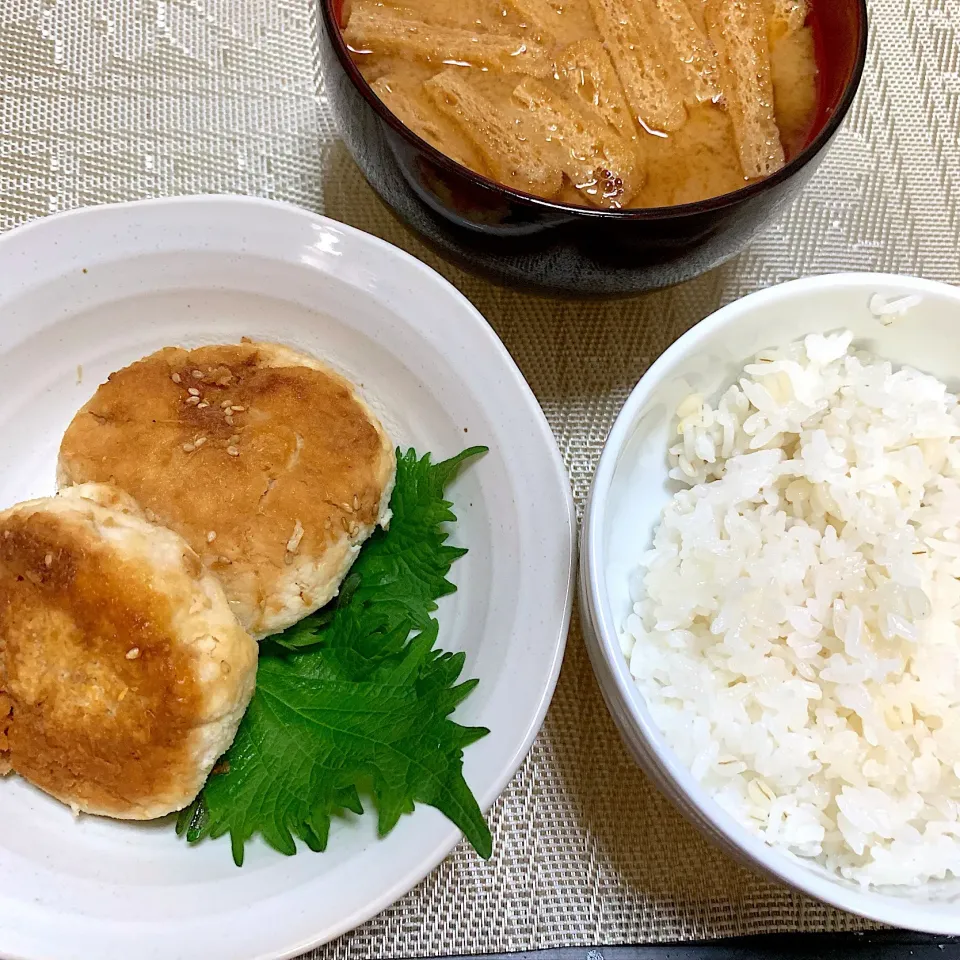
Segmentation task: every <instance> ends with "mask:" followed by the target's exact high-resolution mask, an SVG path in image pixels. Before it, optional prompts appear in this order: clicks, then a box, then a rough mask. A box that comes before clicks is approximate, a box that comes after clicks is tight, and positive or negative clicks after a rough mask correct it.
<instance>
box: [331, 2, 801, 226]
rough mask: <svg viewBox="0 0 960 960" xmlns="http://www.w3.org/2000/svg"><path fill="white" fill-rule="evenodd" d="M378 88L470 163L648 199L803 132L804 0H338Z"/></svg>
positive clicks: (643, 202) (738, 173) (609, 203)
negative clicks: (453, 0) (349, 0)
mask: <svg viewBox="0 0 960 960" xmlns="http://www.w3.org/2000/svg"><path fill="white" fill-rule="evenodd" d="M343 19H344V22H345V24H346V26H345V29H344V37H345V39H346V42H347V45H348V47H349V49H350V52H351V55H352V56H353V58H354V60H355V62H356V63H357V64H358V66H359V68H360V71H361V73H362V74H363V76H364V77H365V78H366V80H367V81H368V82H369V83H370V84H371V86H372V88H373V90H374V91H375V92H376V94H377V96H379V97H380V99H381V100H383V102H384V103H385V104H386V106H387V107H388V108H389V109H390V110H391V111H392V112H393V113H394V114H396V116H397V117H398V118H399V119H400V120H401V121H402V122H403V123H404V124H405V125H406V126H407V127H409V128H410V129H411V130H413V132H414V133H416V134H417V135H418V136H420V137H422V138H423V139H424V140H426V141H427V142H428V143H431V144H432V145H433V146H435V147H436V148H437V149H438V150H440V151H441V152H443V153H445V154H446V155H447V156H449V157H451V158H452V159H454V160H456V161H457V162H459V163H461V164H463V165H464V166H467V167H469V168H470V169H471V170H474V171H476V172H477V173H480V174H483V175H484V176H487V177H489V178H491V179H493V180H497V181H499V182H500V183H503V184H505V185H506V186H509V187H512V188H514V189H516V190H521V191H523V192H525V193H532V194H534V195H536V196H539V197H544V198H547V199H551V200H560V201H563V202H566V203H573V204H581V205H585V204H586V205H592V206H598V207H607V208H614V209H616V208H623V207H660V206H672V205H674V204H681V203H690V202H693V201H697V200H705V199H707V198H709V197H715V196H719V195H720V194H724V193H729V192H731V191H733V190H737V189H739V188H740V187H743V186H745V185H746V184H748V183H752V182H754V181H757V180H761V179H763V178H765V177H768V176H770V175H772V174H773V173H776V171H777V170H779V169H780V168H781V167H782V166H783V165H784V163H785V162H786V161H787V160H788V159H789V158H790V157H792V156H793V155H795V154H796V153H797V152H799V151H800V150H801V149H802V148H803V146H804V145H805V143H806V141H807V140H808V138H809V136H810V133H811V128H812V126H813V123H814V121H815V117H816V113H817V64H816V53H815V44H814V36H813V30H812V27H811V26H810V24H809V20H810V17H809V10H808V0H456V2H454V3H451V2H449V0H389V2H387V0H353V2H352V3H350V2H348V4H347V6H345V8H344V17H343Z"/></svg>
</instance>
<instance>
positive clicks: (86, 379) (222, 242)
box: [0, 197, 575, 960]
mask: <svg viewBox="0 0 960 960" xmlns="http://www.w3.org/2000/svg"><path fill="white" fill-rule="evenodd" d="M241 336H250V337H254V338H257V339H266V340H276V341H280V342H283V343H287V344H290V345H292V346H294V347H298V348H300V349H303V350H305V351H307V352H309V353H313V354H315V355H317V356H320V357H323V358H325V359H326V360H328V361H330V362H331V363H332V364H333V365H334V366H336V367H338V368H340V369H341V370H343V371H344V372H345V373H346V374H347V375H348V376H350V377H351V378H352V379H353V380H354V381H355V382H357V383H359V384H361V385H362V387H363V390H364V392H365V394H366V396H367V398H368V399H369V400H370V402H371V403H372V404H373V406H374V407H375V408H376V409H377V410H378V411H379V412H380V413H381V414H382V416H383V418H384V421H385V423H386V425H387V427H388V429H389V430H390V431H391V433H392V435H393V437H394V439H395V441H396V442H397V443H398V444H399V445H400V446H403V447H407V446H411V445H412V446H414V447H416V448H417V450H418V451H427V450H429V451H432V452H433V454H434V456H435V458H436V459H441V458H445V457H447V456H450V455H452V454H454V453H457V452H459V451H460V450H461V449H462V448H463V447H464V446H466V445H470V444H485V445H487V446H489V447H490V453H489V454H488V455H487V456H486V457H484V458H483V459H482V460H480V461H478V462H476V463H475V464H474V465H472V466H471V467H470V468H469V469H468V470H467V471H465V472H464V473H463V474H462V476H461V477H460V478H459V479H458V480H457V482H456V484H455V486H454V488H453V490H452V499H453V500H454V501H455V502H456V510H457V513H458V515H459V517H460V522H459V524H458V525H457V527H456V532H455V540H456V542H458V543H461V544H463V545H465V546H467V547H469V550H470V552H469V554H468V555H467V556H466V557H465V558H464V559H463V560H461V561H459V562H458V564H457V565H456V567H455V568H454V573H453V579H454V580H455V581H456V583H457V584H458V585H459V588H460V589H459V592H458V593H456V594H455V595H453V596H451V597H448V598H445V600H444V601H443V602H442V604H441V609H440V612H439V615H438V616H439V619H440V645H441V646H442V647H443V648H444V649H447V650H464V651H466V653H467V664H466V669H465V673H464V676H465V677H467V676H470V677H478V678H479V679H480V686H479V687H478V689H477V690H476V691H475V692H474V693H473V694H472V695H471V696H470V697H469V698H468V699H467V701H466V702H465V703H464V704H463V705H462V707H461V708H460V709H459V710H458V712H457V715H456V719H458V720H459V721H460V722H462V723H464V724H468V725H481V726H488V727H489V728H490V729H491V731H492V733H491V734H490V736H489V737H487V738H486V739H484V740H481V741H480V742H479V743H477V744H475V745H473V746H471V747H469V748H468V749H467V751H466V761H465V775H466V778H467V781H468V783H469V784H470V785H471V787H472V788H473V790H474V792H475V793H476V795H477V797H478V799H479V801H480V805H481V807H483V808H484V810H486V809H487V808H489V806H490V805H491V804H492V803H493V801H494V800H495V799H496V797H497V795H498V794H499V793H500V792H501V791H502V790H503V788H504V786H505V785H506V784H507V782H508V781H509V780H510V778H511V777H512V776H513V774H514V772H515V771H516V769H517V767H518V766H519V764H520V763H521V761H522V760H523V758H524V756H525V755H526V753H527V751H528V750H529V748H530V745H531V743H532V741H533V739H534V737H535V736H536V734H537V731H538V730H539V728H540V725H541V722H542V720H543V716H544V713H545V712H546V708H547V705H548V703H549V701H550V697H551V695H552V693H553V689H554V685H555V683H556V678H557V673H558V671H559V668H560V661H561V658H562V655H563V647H564V641H565V638H566V633H567V626H568V622H569V616H570V601H571V594H572V577H573V553H574V549H573V540H574V526H575V521H574V513H573V504H572V500H571V497H570V491H569V486H568V482H567V478H566V473H565V471H564V468H563V464H562V461H561V459H560V455H559V453H558V450H557V447H556V443H555V441H554V439H553V436H552V434H551V432H550V429H549V427H548V425H547V422H546V420H545V419H544V417H543V414H542V413H541V411H540V408H539V407H538V405H537V402H536V400H535V399H534V397H533V394H532V393H531V391H530V389H529V387H528V386H527V384H526V382H525V381H524V379H523V376H522V375H521V373H520V371H519V370H518V369H517V367H516V366H515V364H514V363H513V361H512V360H511V358H510V356H509V354H508V353H507V351H506V349H505V348H504V347H503V345H502V344H501V343H500V341H499V340H498V339H497V337H496V335H495V334H494V333H493V331H492V330H491V328H490V327H489V326H488V325H487V323H486V322H485V321H484V319H483V318H482V317H481V316H480V314H479V313H478V312H477V311H476V310H475V309H474V308H473V307H472V306H471V305H470V304H469V303H468V302H467V301H466V300H465V299H464V298H463V297H462V296H461V295H460V294H459V293H458V292H457V291H456V290H455V289H454V288H453V287H452V286H450V284H448V283H447V282H446V281H445V280H443V279H442V278H441V277H440V276H438V275H437V274H436V273H435V272H433V271H432V270H430V269H429V268H428V267H426V266H424V265H423V264H422V263H420V262H419V261H417V260H414V259H413V258H412V257H409V256H407V255H406V254H405V253H403V252H401V251H399V250H397V249H396V248H394V247H391V246H390V245H388V244H386V243H384V242H382V241H380V240H378V239H376V238H374V237H370V236H367V235H366V234H363V233H360V232H358V231H357V230H353V229H351V228H349V227H345V226H343V225H341V224H339V223H335V222H333V221H330V220H326V219H324V218H322V217H317V216H313V215H311V214H309V213H307V212H305V211H303V210H299V209H297V208H294V207H290V206H286V205H281V204H276V203H270V202H266V201H259V200H250V199H245V198H239V197H194V198H183V199H174V200H161V201H149V202H146V203H138V204H130V205H122V206H108V207H98V208H91V209H87V210H82V211H78V212H75V213H68V214H63V215H60V216H55V217H50V218H48V219H45V220H41V221H39V222H37V223H34V224H31V225H29V226H27V227H24V228H21V229H19V230H16V231H14V232H12V233H10V234H8V235H7V236H4V237H2V238H0V383H2V384H3V388H2V391H0V505H3V506H5V505H7V504H12V503H14V502H16V501H18V500H23V499H26V498H28V497H33V496H38V495H44V494H49V493H52V492H53V490H54V464H55V460H56V452H57V448H58V446H59V443H60V438H61V435H62V433H63V430H64V429H65V428H66V426H67V424H68V423H69V421H70V419H71V418H72V416H73V414H74V413H75V411H76V410H77V408H78V407H80V406H81V404H83V403H84V402H85V401H86V400H87V399H88V398H89V397H90V395H91V394H92V393H93V391H94V390H95V389H96V387H97V385H98V384H99V383H100V382H101V381H102V380H103V379H104V378H105V377H106V376H107V375H108V374H109V373H110V372H111V371H113V370H115V369H117V368H119V367H122V366H124V365H125V364H127V363H130V362H131V361H133V360H136V359H138V358H139V357H141V356H143V355H144V354H147V353H150V352H151V351H153V350H156V349H157V348H159V347H162V346H164V345H167V344H183V345H186V346H194V345H199V344H202V343H214V342H230V341H237V340H238V339H239V338H240V337H241ZM459 838H460V834H459V831H457V830H456V829H455V828H454V827H453V826H452V825H451V824H450V823H449V822H448V821H447V820H445V819H444V818H443V817H442V816H441V815H440V814H439V813H437V812H436V811H434V810H431V809H429V808H421V809H419V810H418V811H417V812H416V813H415V814H413V815H412V816H409V817H405V818H404V819H403V821H402V822H401V823H400V825H399V826H398V827H397V828H396V829H395V830H394V831H393V833H391V834H390V836H389V837H387V838H386V839H384V840H378V839H377V838H376V832H375V818H374V817H373V816H370V815H368V816H366V817H363V818H355V819H353V820H351V821H349V822H348V821H344V822H342V823H339V824H336V825H335V826H334V828H333V831H332V834H331V838H330V844H329V850H328V852H326V853H324V854H313V853H310V852H309V851H308V850H306V849H303V850H301V852H300V853H299V854H298V855H297V856H295V857H283V856H281V855H279V854H277V853H275V852H274V851H272V850H270V849H269V848H268V847H266V846H265V845H263V844H262V843H259V842H255V843H253V844H251V845H250V846H248V849H247V860H246V864H245V865H244V867H243V868H242V869H237V868H236V867H235V866H234V865H233V863H232V860H231V857H230V849H229V842H228V841H227V840H225V839H224V840H220V841H215V842H205V843H203V844H200V845H199V846H197V847H194V848H190V847H188V846H187V845H186V844H185V843H183V842H181V841H179V840H177V839H176V837H175V836H174V833H173V828H172V825H171V824H170V822H169V821H161V822H157V823H155V824H146V825H143V824H141V825H137V824H124V823H119V822H114V821H109V820H102V819H98V818H95V817H82V818H80V819H79V820H74V819H73V817H72V816H71V815H70V813H69V811H68V810H67V809H66V808H65V807H63V806H61V805H60V804H58V803H57V802H55V801H53V800H51V799H49V798H47V797H46V796H44V795H43V794H41V793H39V792H37V791H36V790H34V789H32V788H31V787H29V786H28V785H27V784H25V783H24V782H22V781H20V780H19V779H17V778H16V777H12V776H11V777H7V778H6V779H5V780H3V781H0V955H2V956H3V957H5V958H7V960H20V958H23V960H40V958H43V960H90V958H91V957H96V958H97V960H114V958H116V960H131V958H133V957H136V958H137V960H175V958H176V960H187V958H193V957H197V958H204V960H234V958H237V960H239V958H243V960H253V958H268V957H269V958H278V957H287V956H293V955H296V954H298V953H301V952H303V951H305V950H307V949H309V948H310V947H312V946H315V945H316V944H319V943H321V942H323V941H326V940H329V939H331V938H333V937H335V936H337V935H338V934H341V933H343V932H345V931H347V930H349V929H351V928H352V927H354V926H356V925H357V924H358V923H360V922H362V921H363V920H366V919H367V918H369V917H371V916H372V915H374V914H375V913H377V912H379V911H380V910H382V909H383V908H384V907H386V906H388V905H389V904H390V903H392V902H393V901H394V900H396V899H397V898H398V897H399V896H401V895H402V894H403V893H405V892H406V891H407V890H409V889H410V888H412V887H413V886H414V885H415V884H416V883H417V882H418V881H419V880H421V879H422V878H423V877H424V876H425V875H426V874H427V873H428V872H429V871H430V870H432V869H433V868H434V867H435V866H436V865H437V864H438V863H439V862H440V861H441V860H442V859H443V858H444V857H445V856H446V855H447V854H448V853H449V852H450V850H451V849H452V847H453V846H454V844H455V843H456V842H457V840H458V839H459Z"/></svg>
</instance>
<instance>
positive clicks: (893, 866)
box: [620, 333, 960, 886]
mask: <svg viewBox="0 0 960 960" xmlns="http://www.w3.org/2000/svg"><path fill="white" fill-rule="evenodd" d="M851 340H852V334H850V333H843V334H835V335H828V336H821V335H814V336H809V337H807V338H806V339H805V340H804V341H801V342H799V343H796V344H793V345H792V346H790V347H787V348H785V349H783V350H780V351H776V352H769V353H766V354H762V355H761V356H760V357H758V358H757V360H756V362H754V363H751V364H748V365H747V366H746V367H745V368H744V371H743V374H742V375H741V378H740V380H739V382H738V384H736V385H734V386H732V387H730V389H729V390H727V392H726V393H724V394H723V396H722V397H721V398H720V400H719V402H717V403H716V404H715V406H712V405H711V404H710V403H709V402H708V401H707V399H706V398H704V397H702V396H698V395H693V396H691V397H688V398H687V399H686V400H685V401H684V402H683V403H682V404H681V405H680V409H679V410H678V414H679V424H678V427H677V433H676V434H675V437H676V443H675V445H674V446H673V447H672V449H671V451H670V463H671V467H672V469H671V477H672V478H673V479H674V480H675V481H679V482H680V483H682V484H683V489H681V490H680V491H679V492H677V493H676V494H675V495H674V496H673V499H672V500H671V501H670V502H669V504H668V505H667V507H666V509H665V510H664V512H663V517H662V522H661V523H660V525H659V527H658V529H657V532H656V535H655V540H654V547H653V550H651V551H650V552H649V553H647V554H646V555H645V556H640V555H639V554H638V556H637V564H638V565H639V566H640V567H641V569H640V571H639V573H638V575H637V576H636V577H635V578H634V582H633V584H632V593H633V599H634V600H635V604H634V608H633V613H632V614H630V615H629V616H628V617H627V618H626V620H625V623H624V624H623V629H622V632H621V634H620V641H621V645H622V649H623V652H624V654H625V655H626V656H627V658H628V660H629V666H630V672H631V673H632V675H633V677H634V678H635V679H636V682H637V684H638V686H639V688H640V690H641V692H642V694H643V697H644V699H645V701H646V704H647V706H648V708H649V711H650V714H651V716H652V718H653V720H654V721H655V723H656V724H657V725H658V726H659V728H660V729H661V730H662V732H663V735H664V737H665V739H666V742H667V744H668V745H669V746H670V747H671V748H672V749H673V750H674V751H675V753H676V754H677V756H678V757H679V759H680V760H681V761H682V762H683V763H684V764H685V765H686V766H687V767H688V768H689V769H690V770H691V772H692V774H693V776H694V777H695V778H696V779H697V780H698V781H699V782H700V784H701V785H702V787H703V788H704V789H705V790H706V791H707V792H708V793H709V794H710V795H712V796H713V798H714V799H715V800H716V801H717V803H718V804H719V805H720V806H722V807H723V808H724V809H725V810H726V811H727V812H728V813H729V814H731V815H732V816H733V817H734V818H735V819H736V820H737V821H738V822H740V823H741V824H742V825H743V826H745V827H746V828H747V829H748V830H750V831H751V832H752V833H753V834H755V835H756V836H758V837H759V838H761V839H763V840H764V841H766V842H767V843H769V844H771V845H773V846H775V847H778V848H781V849H783V850H785V851H787V852H788V853H790V854H792V855H794V856H797V857H800V858H804V859H806V860H808V861H815V862H816V863H818V864H820V865H821V866H823V867H825V868H826V869H827V870H830V871H835V872H836V873H838V874H839V875H841V876H842V877H844V878H846V879H847V880H849V881H853V882H855V883H859V884H861V885H864V886H866V885H890V884H899V885H907V886H919V885H922V884H925V883H927V882H928V881H930V880H940V879H944V878H949V877H951V876H953V877H960V629H958V621H960V579H958V578H960V407H958V404H957V399H956V397H955V396H953V395H952V394H951V393H949V391H948V390H947V388H946V386H945V385H944V384H943V383H941V382H940V381H938V380H937V379H935V378H934V377H932V376H928V375H925V374H922V373H919V372H916V371H914V370H911V369H908V368H904V369H897V368H896V367H894V366H893V365H892V364H891V363H889V362H887V361H884V360H877V359H874V358H871V357H869V356H866V355H863V354H860V353H858V352H856V351H854V350H853V349H852V348H851Z"/></svg>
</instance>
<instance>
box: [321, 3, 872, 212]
mask: <svg viewBox="0 0 960 960" xmlns="http://www.w3.org/2000/svg"><path fill="white" fill-rule="evenodd" d="M336 2H337V0H317V4H318V6H319V8H320V20H321V23H322V26H323V29H324V31H325V32H326V35H327V38H328V39H329V41H330V45H331V47H332V48H333V51H334V54H335V55H336V57H337V60H338V61H339V63H340V66H341V68H342V69H343V71H344V73H345V74H346V75H347V77H349V79H350V82H351V83H352V84H353V86H354V88H355V89H356V90H357V91H358V92H359V93H360V95H361V96H362V97H363V98H364V100H366V102H367V104H368V105H369V106H370V107H371V108H372V109H373V111H374V113H376V114H377V116H378V117H379V118H380V120H381V121H383V122H384V123H386V124H387V126H389V127H390V128H391V129H392V130H393V131H394V132H395V133H397V134H399V136H400V137H401V138H402V139H404V140H406V141H407V142H408V143H409V144H410V145H411V146H413V147H414V148H415V149H416V150H418V151H419V152H420V153H421V154H425V155H426V156H427V158H428V159H429V160H430V162H431V163H433V164H434V165H436V166H438V167H440V168H441V169H442V170H444V171H446V172H447V173H449V174H454V175H456V176H459V177H460V178H461V179H463V180H466V181H468V182H469V183H470V184H471V186H474V187H477V188H480V189H485V190H487V191H492V192H495V193H498V194H500V195H502V196H503V197H505V198H506V199H508V200H509V201H511V202H513V203H517V204H520V205H521V206H527V207H533V208H536V209H538V210H540V211H542V212H551V213H560V214H565V215H567V216H571V217H572V216H586V217H591V218H599V219H611V220H618V221H620V220H641V221H651V220H668V219H669V220H672V219H682V218H684V217H691V216H698V215H702V214H706V213H713V212H716V211H721V210H724V209H727V208H729V207H733V206H735V205H737V204H739V203H740V202H741V201H745V200H750V199H752V198H753V197H756V196H759V195H761V194H763V193H766V192H767V191H768V190H771V189H773V188H774V187H776V186H777V185H779V184H781V183H784V182H785V181H787V180H789V179H791V178H792V177H793V176H794V175H795V174H797V173H799V172H800V171H801V170H802V169H803V168H804V167H806V166H807V165H808V164H809V163H810V162H811V161H813V160H814V159H815V158H816V157H818V156H819V155H820V154H821V153H822V152H823V150H824V149H825V148H826V146H827V145H828V144H829V143H830V141H831V139H832V138H833V136H834V134H835V133H836V132H837V130H838V129H839V128H840V125H841V124H842V123H843V121H844V119H846V116H847V114H848V113H849V112H850V108H851V106H852V105H853V101H854V99H855V98H856V95H857V93H858V92H859V89H860V84H861V81H862V79H863V73H864V68H865V66H866V62H867V46H868V40H869V35H870V17H869V11H868V7H867V0H847V2H850V3H852V4H854V5H855V7H856V9H857V15H858V16H857V23H858V25H859V26H860V36H859V37H858V43H857V54H856V57H855V59H854V64H853V70H852V72H851V74H850V77H849V78H848V80H847V83H846V85H845V86H844V88H843V93H842V95H841V97H840V100H839V101H838V103H837V106H836V109H835V110H834V111H833V113H832V114H830V116H829V118H828V119H827V121H826V122H825V123H824V124H823V126H822V127H821V129H820V130H819V131H818V132H817V134H816V136H814V138H813V139H812V140H811V141H810V143H808V144H807V145H806V146H805V147H804V148H803V149H802V150H801V151H800V152H799V153H798V154H797V155H796V156H795V157H794V158H793V159H792V160H790V161H789V162H787V163H786V164H785V165H784V166H783V167H782V168H781V169H780V170H778V171H777V172H776V173H775V174H773V175H772V176H769V177H765V178H764V179H762V180H758V181H756V182H754V183H751V184H748V185H747V186H744V187H740V188H739V189H737V190H733V191H731V192H730V193H724V194H721V195H720V196H717V197H709V198H707V199H706V200H698V201H696V202H693V203H679V204H674V205H673V206H666V207H638V208H627V209H621V210H613V209H608V208H597V207H588V206H579V205H577V204H572V203H560V202H558V201H555V200H546V199H544V198H543V197H537V196H534V195H533V194H531V193H524V192H523V191H521V190H515V189H514V188H513V187H508V186H506V185H505V184H502V183H499V182H498V181H496V180H491V179H490V178H489V177H485V176H483V174H480V173H476V172H475V171H473V170H471V169H470V168H469V167H465V166H463V165H462V164H460V163H457V161H456V160H452V159H451V158H450V157H448V156H447V155H446V154H445V153H442V152H441V151H440V150H438V149H437V148H436V147H434V146H433V145H432V144H430V143H428V142H427V141H426V140H424V139H422V138H421V137H419V136H417V134H415V133H414V132H413V131H412V130H411V129H410V128H409V127H407V126H406V125H405V124H404V123H402V122H401V121H400V119H399V118H398V117H397V116H396V114H394V113H393V112H392V111H391V110H390V109H389V108H388V107H387V106H386V104H385V103H384V102H383V101H382V100H381V99H380V98H379V97H378V96H377V95H376V93H374V91H373V88H372V87H371V86H370V84H369V83H367V81H366V79H365V78H364V76H363V74H362V73H361V72H360V69H359V67H357V65H356V63H354V61H353V58H352V57H351V56H350V51H349V49H348V47H347V43H346V40H345V39H344V37H343V28H342V27H341V25H340V22H339V18H338V17H337V16H335V14H334V4H335V3H336ZM827 2H833V0H827Z"/></svg>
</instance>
